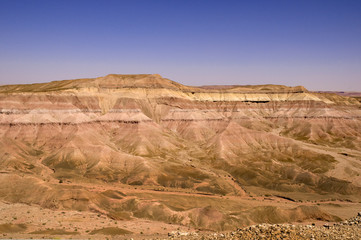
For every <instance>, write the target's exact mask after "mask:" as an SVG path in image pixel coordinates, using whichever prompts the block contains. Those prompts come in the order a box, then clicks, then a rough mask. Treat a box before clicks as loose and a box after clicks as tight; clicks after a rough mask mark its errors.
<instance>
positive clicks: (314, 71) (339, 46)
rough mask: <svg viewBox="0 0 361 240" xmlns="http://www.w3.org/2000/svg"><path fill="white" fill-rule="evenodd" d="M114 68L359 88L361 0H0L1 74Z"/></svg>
mask: <svg viewBox="0 0 361 240" xmlns="http://www.w3.org/2000/svg"><path fill="white" fill-rule="evenodd" d="M109 73H120V74H121V73H124V74H129V73H159V74H161V75H162V76H164V77H167V78H169V79H172V80H174V81H177V82H180V83H183V84H186V85H205V84H240V85H244V84H268V83H273V84H284V85H290V86H295V85H304V86H305V87H306V88H308V89H310V90H342V91H361V1H360V0H340V1H332V0H323V1H319V0H302V1H301V0H300V1H296V0H295V1H289V0H288V1H272V0H268V1H257V0H255V1H240V0H239V1H231V0H229V1H227V0H223V1H221V0H219V1H212V0H208V1H206V0H189V1H188V0H178V1H176V0H164V1H163V0H145V1H142V0H128V1H125V0H124V1H122V0H117V1H112V0H97V1H91V0H86V1H82V0H61V1H56V0H44V1H40V0H32V1H30V0H23V1H21V0H0V84H15V83H34V82H47V81H52V80H62V79H74V78H83V77H98V76H103V75H106V74H109Z"/></svg>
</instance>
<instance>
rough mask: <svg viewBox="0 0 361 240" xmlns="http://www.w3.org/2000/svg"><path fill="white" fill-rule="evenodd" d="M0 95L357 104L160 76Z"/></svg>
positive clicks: (280, 88)
mask: <svg viewBox="0 0 361 240" xmlns="http://www.w3.org/2000/svg"><path fill="white" fill-rule="evenodd" d="M1 93H2V94H34V93H41V94H53V93H57V94H65V95H66V94H71V95H74V94H80V95H83V96H84V95H91V96H93V97H94V96H97V97H99V98H101V99H102V100H101V101H103V100H105V101H107V102H112V103H113V102H114V101H116V99H117V98H133V99H156V98H177V99H184V100H191V101H213V102H220V101H227V102H260V103H262V102H270V101H316V102H324V103H327V104H332V103H337V104H346V105H349V104H352V105H353V104H356V105H357V104H358V105H359V104H360V103H359V102H358V101H357V100H356V99H354V98H348V97H343V96H339V95H336V94H323V93H313V92H309V91H308V90H307V89H306V88H304V87H303V86H296V87H288V86H284V85H272V84H267V85H233V86H201V87H193V86H186V85H182V84H180V83H177V82H174V81H172V80H169V79H167V78H163V77H161V76H160V75H159V74H109V75H107V76H104V77H98V78H86V79H74V80H64V81H53V82H49V83H36V84H22V85H6V86H0V94H1ZM103 102H104V101H103ZM107 105H109V104H107ZM110 105H112V104H110Z"/></svg>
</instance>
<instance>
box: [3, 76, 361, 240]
mask: <svg viewBox="0 0 361 240" xmlns="http://www.w3.org/2000/svg"><path fill="white" fill-rule="evenodd" d="M0 137H1V141H0V237H1V238H54V237H56V238H59V237H60V238H68V239H69V238H76V239H78V238H82V239H89V238H90V239H99V238H109V237H115V238H124V239H126V238H127V239H130V238H133V239H162V238H168V237H170V238H183V239H187V238H188V237H189V238H190V237H191V238H192V239H196V238H201V237H202V238H204V237H206V238H207V239H209V236H211V237H210V239H214V238H218V237H219V238H222V237H223V238H226V236H228V238H229V239H238V237H239V239H241V237H242V236H245V235H241V234H240V232H239V231H241V230H237V229H243V230H242V231H248V230H249V229H251V230H252V227H250V228H249V226H251V225H254V226H257V227H253V229H256V230H257V229H258V230H257V231H260V229H263V227H260V226H268V227H272V226H281V224H290V225H287V226H294V227H290V228H292V229H303V228H304V227H305V226H311V228H325V224H329V225H326V226H332V228H333V227H334V225H333V224H336V225H335V228H337V229H338V228H340V229H341V228H342V229H343V227H344V226H346V225H347V224H341V223H342V221H345V220H347V219H350V218H353V217H355V216H357V214H358V212H360V211H361V103H360V97H359V96H358V97H352V96H342V95H340V94H336V93H330V92H310V91H308V90H307V89H305V88H304V87H302V86H297V87H287V86H281V85H257V86H251V85H247V86H238V85H236V86H203V87H191V86H184V85H182V84H179V83H176V82H173V81H171V80H168V79H165V78H162V77H161V76H160V75H157V74H141V75H118V74H110V75H107V76H105V77H99V78H94V79H77V80H65V81H54V82H49V83H40V84H28V85H6V86H0ZM353 222H355V221H353ZM357 223H358V222H357ZM259 224H261V225H259ZM262 224H263V225H262ZM264 224H268V225H264ZM270 224H274V225H270ZM282 226H286V225H282ZM306 228H307V227H306ZM326 228H327V229H330V228H331V227H326ZM244 229H246V230H244ZM282 229H283V228H282ZM352 229H353V231H361V230H360V229H361V227H360V226H359V225H357V224H356V227H355V224H353V225H352ZM354 229H356V230H354ZM300 231H301V230H300ZM184 232H186V233H187V234H185V236H183V235H182V233H184ZM346 232H347V231H346ZM214 234H216V235H214ZM220 234H222V235H220ZM242 234H243V233H242ZM247 234H248V233H247ZM249 234H250V235H247V236H251V237H250V239H258V238H261V237H260V236H263V235H262V234H261V233H260V234H256V235H254V232H253V233H249ZM252 234H253V235H252ZM168 235H169V236H168ZM181 235H182V236H181ZM217 236H218V237H217ZM305 236H306V235H305ZM307 236H308V237H310V236H313V235H312V234H309V235H307ZM307 236H306V237H307ZM315 236H318V235H315ZM332 236H337V234H336V235H332ZM340 236H342V235H340ZM345 236H346V235H345ZM347 236H348V235H347ZM353 236H361V235H357V234H356V235H353ZM306 237H305V239H310V238H306ZM323 237H325V236H324V235H322V236H320V237H319V238H320V239H321V238H323ZM284 238H285V239H287V236H286V237H284ZM274 239H278V238H274ZM279 239H281V238H279ZM295 239H296V238H295ZM297 239H298V238H297ZM299 239H302V238H299ZM324 239H334V237H329V238H328V237H327V234H326V237H325V238H324ZM340 239H342V238H340Z"/></svg>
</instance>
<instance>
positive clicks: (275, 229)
mask: <svg viewBox="0 0 361 240" xmlns="http://www.w3.org/2000/svg"><path fill="white" fill-rule="evenodd" d="M168 236H169V239H204V240H205V239H246V240H248V239H252V240H254V239H309V240H311V239H312V240H318V239H352V240H356V239H361V212H359V213H358V215H357V216H356V217H354V218H351V219H349V220H347V221H343V222H340V223H335V224H325V225H323V226H314V225H291V224H259V225H253V226H249V227H245V228H239V229H237V230H236V231H233V232H225V233H212V234H198V233H191V232H177V231H176V232H171V233H169V234H168Z"/></svg>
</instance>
